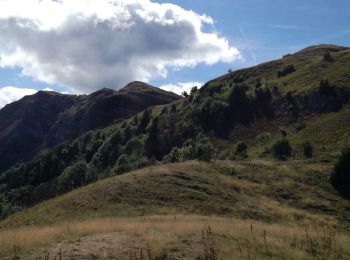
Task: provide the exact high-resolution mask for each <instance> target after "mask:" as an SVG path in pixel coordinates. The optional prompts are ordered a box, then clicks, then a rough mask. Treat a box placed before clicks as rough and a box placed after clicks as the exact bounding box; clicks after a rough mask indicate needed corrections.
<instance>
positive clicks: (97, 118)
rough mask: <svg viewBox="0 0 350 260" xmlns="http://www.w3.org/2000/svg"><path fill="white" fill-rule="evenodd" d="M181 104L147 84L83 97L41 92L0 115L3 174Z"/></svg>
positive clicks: (5, 108) (103, 90)
mask: <svg viewBox="0 0 350 260" xmlns="http://www.w3.org/2000/svg"><path fill="white" fill-rule="evenodd" d="M179 98H180V97H179V96H177V95H176V94H174V93H170V92H166V91H159V90H158V89H157V88H155V87H152V86H150V85H148V84H146V83H142V82H132V83H130V84H129V85H128V86H126V87H125V89H122V90H120V91H114V90H111V89H102V90H100V91H97V92H95V93H92V94H90V95H83V96H73V95H63V94H59V93H55V92H50V91H39V92H38V93H37V94H34V95H32V96H27V97H25V98H23V99H22V100H19V101H17V102H14V103H12V104H9V105H7V106H5V107H4V108H3V109H1V110H0V158H1V163H0V172H2V171H4V170H6V169H8V168H10V167H11V166H13V165H15V164H16V163H19V162H23V161H27V160H29V159H32V158H33V157H34V156H35V155H37V154H39V153H40V152H41V151H43V150H45V149H48V148H52V147H53V146H55V145H57V144H60V143H62V142H64V141H68V140H72V139H74V138H76V137H78V136H79V135H81V134H83V133H85V132H87V131H88V130H91V129H95V128H99V127H104V126H107V125H109V124H111V123H113V122H114V121H115V120H117V119H121V118H127V117H129V116H132V115H134V114H136V113H138V112H140V111H142V110H144V109H146V108H148V107H151V106H156V105H161V104H167V103H171V102H173V101H176V100H178V99H179Z"/></svg>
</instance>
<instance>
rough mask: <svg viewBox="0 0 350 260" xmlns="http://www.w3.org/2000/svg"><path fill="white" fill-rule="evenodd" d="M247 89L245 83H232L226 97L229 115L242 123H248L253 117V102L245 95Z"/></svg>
mask: <svg viewBox="0 0 350 260" xmlns="http://www.w3.org/2000/svg"><path fill="white" fill-rule="evenodd" d="M247 90H248V86H247V85H245V84H237V85H234V86H233V88H232V90H231V92H230V93H229V98H228V103H229V117H230V118H231V119H232V120H234V121H238V122H240V123H243V124H248V123H250V122H252V120H253V119H254V103H253V100H252V99H251V98H250V97H249V96H248V95H247ZM242 111H244V113H242Z"/></svg>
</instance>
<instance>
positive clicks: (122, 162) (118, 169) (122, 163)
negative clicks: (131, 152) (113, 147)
mask: <svg viewBox="0 0 350 260" xmlns="http://www.w3.org/2000/svg"><path fill="white" fill-rule="evenodd" d="M130 170H131V166H130V164H129V159H128V156H127V155H126V154H122V155H121V156H119V158H118V161H117V163H116V165H115V167H114V170H113V174H121V173H124V172H127V171H130Z"/></svg>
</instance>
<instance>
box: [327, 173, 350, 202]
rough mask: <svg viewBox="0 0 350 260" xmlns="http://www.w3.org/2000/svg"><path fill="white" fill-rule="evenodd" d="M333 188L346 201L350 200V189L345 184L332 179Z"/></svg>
mask: <svg viewBox="0 0 350 260" xmlns="http://www.w3.org/2000/svg"><path fill="white" fill-rule="evenodd" d="M331 183H332V186H333V188H334V189H335V190H336V191H337V192H338V193H339V195H340V196H342V197H343V198H345V199H348V200H350V187H346V186H345V185H344V184H343V183H340V182H339V181H336V180H335V179H334V177H332V178H331Z"/></svg>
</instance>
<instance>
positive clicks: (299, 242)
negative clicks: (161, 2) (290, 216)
mask: <svg viewBox="0 0 350 260" xmlns="http://www.w3.org/2000/svg"><path fill="white" fill-rule="evenodd" d="M209 227H210V228H209ZM208 230H210V231H208ZM103 233H115V234H116V235H118V234H120V233H122V234H128V235H129V236H130V238H133V237H134V238H140V239H142V240H143V241H144V242H145V248H144V252H145V254H146V252H147V245H148V246H149V248H151V250H148V251H149V252H152V254H153V255H162V254H166V252H168V251H171V250H172V248H174V247H176V248H184V247H183V246H184V245H182V244H183V243H186V244H190V245H191V248H192V249H193V250H192V251H191V252H186V250H185V249H183V250H185V252H184V253H187V254H194V255H192V256H199V257H205V255H211V256H213V255H217V257H218V258H207V259H232V257H239V256H241V258H243V259H244V258H248V259H249V258H250V259H255V258H257V257H261V256H264V255H266V254H270V255H271V256H272V258H274V257H276V258H278V257H288V258H290V259H300V257H301V258H307V257H309V256H314V255H316V256H327V258H333V257H334V258H336V257H337V258H340V259H341V258H342V257H343V259H346V256H350V248H349V245H350V237H349V236H348V235H345V234H340V233H336V232H335V231H334V230H333V229H332V228H331V227H322V228H320V227H317V226H309V227H307V228H303V227H299V226H296V225H281V224H266V223H262V222H259V221H252V220H240V219H235V218H221V217H214V216H213V217H202V216H195V215H192V216H185V215H182V216H149V217H137V218H105V219H93V220H87V221H83V222H71V223H69V222H64V223H60V224H57V225H52V226H49V227H36V228H34V227H33V228H17V229H11V230H5V231H2V232H0V244H1V248H0V255H2V256H7V257H11V256H13V255H14V244H15V245H16V249H17V254H18V255H19V256H32V255H33V254H34V255H35V254H39V253H40V252H44V250H45V249H46V250H47V249H48V248H52V246H53V245H54V244H57V243H59V242H60V241H65V242H64V243H66V244H69V243H70V242H69V241H71V240H72V239H73V240H74V239H77V238H80V237H85V236H90V235H93V234H103ZM131 241H132V239H130V242H129V243H132V242H131ZM183 241H186V242H183ZM64 243H63V244H62V245H64ZM49 251H50V249H48V252H49ZM145 259H146V258H145Z"/></svg>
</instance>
